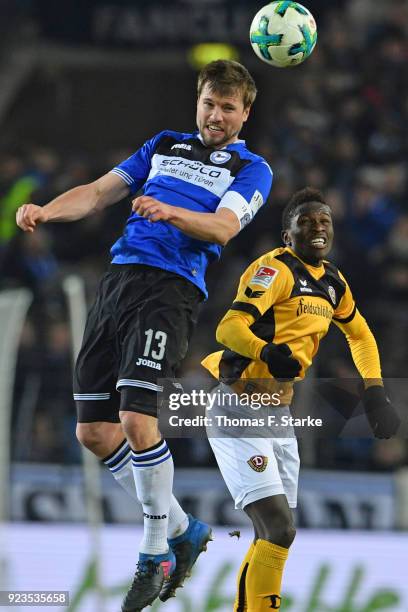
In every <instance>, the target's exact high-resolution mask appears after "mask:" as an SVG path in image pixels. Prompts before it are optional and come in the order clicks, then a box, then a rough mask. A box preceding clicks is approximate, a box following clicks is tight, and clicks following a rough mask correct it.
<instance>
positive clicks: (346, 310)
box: [333, 272, 356, 323]
mask: <svg viewBox="0 0 408 612" xmlns="http://www.w3.org/2000/svg"><path fill="white" fill-rule="evenodd" d="M339 275H340V278H341V279H342V280H343V281H344V283H345V284H346V290H345V292H344V294H343V297H342V298H341V300H340V302H339V304H338V306H337V308H336V310H335V311H334V314H333V321H334V322H337V323H349V322H350V321H352V320H353V318H354V317H355V314H356V303H355V301H354V298H353V294H352V293H351V289H350V287H349V285H348V283H347V281H346V279H345V278H344V276H343V275H342V274H341V273H340V272H339Z"/></svg>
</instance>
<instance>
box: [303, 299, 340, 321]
mask: <svg viewBox="0 0 408 612" xmlns="http://www.w3.org/2000/svg"><path fill="white" fill-rule="evenodd" d="M304 314H306V315H313V316H316V317H324V318H325V319H329V320H330V321H331V320H332V318H333V310H332V309H331V308H330V306H326V305H323V304H313V302H305V300H304V299H303V298H300V300H299V304H298V307H297V310H296V315H297V316H298V317H300V316H301V315H304Z"/></svg>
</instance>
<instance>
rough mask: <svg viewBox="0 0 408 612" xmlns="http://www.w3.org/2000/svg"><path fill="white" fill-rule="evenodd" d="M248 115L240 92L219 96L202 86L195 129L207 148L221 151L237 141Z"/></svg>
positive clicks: (206, 85) (208, 86) (206, 86)
mask: <svg viewBox="0 0 408 612" xmlns="http://www.w3.org/2000/svg"><path fill="white" fill-rule="evenodd" d="M248 114H249V108H244V103H243V100H242V94H241V92H240V91H236V92H231V93H229V94H228V95H225V96H221V95H220V94H218V93H216V92H214V91H212V90H211V87H210V85H209V83H205V84H204V87H203V89H202V91H201V95H200V97H199V98H198V101H197V127H198V129H199V132H200V134H201V137H202V139H203V141H204V143H205V144H206V145H207V146H209V147H214V148H216V149H222V147H225V146H226V145H228V144H231V143H232V142H235V141H236V140H238V134H239V132H240V131H241V128H242V125H243V124H244V122H245V121H246V120H247V118H248Z"/></svg>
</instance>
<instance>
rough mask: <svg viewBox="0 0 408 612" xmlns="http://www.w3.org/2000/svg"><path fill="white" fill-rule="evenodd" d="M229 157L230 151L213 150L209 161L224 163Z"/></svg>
mask: <svg viewBox="0 0 408 612" xmlns="http://www.w3.org/2000/svg"><path fill="white" fill-rule="evenodd" d="M172 148H173V147H172ZM230 159H231V153H228V151H214V153H211V155H210V161H212V163H213V164H225V163H226V162H227V161H229V160H230Z"/></svg>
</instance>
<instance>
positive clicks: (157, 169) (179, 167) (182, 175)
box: [147, 153, 234, 198]
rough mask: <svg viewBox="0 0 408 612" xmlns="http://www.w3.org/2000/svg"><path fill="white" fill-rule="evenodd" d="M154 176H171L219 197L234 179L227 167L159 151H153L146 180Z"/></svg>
mask: <svg viewBox="0 0 408 612" xmlns="http://www.w3.org/2000/svg"><path fill="white" fill-rule="evenodd" d="M155 176H166V177H172V178H175V179H179V180H181V181H185V182H186V183H189V185H190V186H191V187H194V186H196V187H203V188H204V189H206V190H207V191H209V192H211V193H213V194H214V195H216V196H218V197H219V198H222V196H223V195H224V194H225V192H226V191H227V190H228V189H229V187H230V185H231V183H232V182H233V180H234V177H233V176H232V175H231V171H230V170H228V168H220V167H217V166H210V165H207V164H204V163H203V162H200V161H194V160H189V159H185V158H184V157H178V156H174V157H169V156H167V155H160V154H159V153H155V154H154V155H153V157H152V168H151V170H150V173H149V176H148V177H147V180H148V181H150V180H151V179H153V178H154V177H155ZM187 195H189V194H187Z"/></svg>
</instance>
